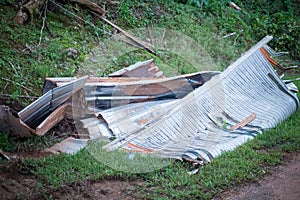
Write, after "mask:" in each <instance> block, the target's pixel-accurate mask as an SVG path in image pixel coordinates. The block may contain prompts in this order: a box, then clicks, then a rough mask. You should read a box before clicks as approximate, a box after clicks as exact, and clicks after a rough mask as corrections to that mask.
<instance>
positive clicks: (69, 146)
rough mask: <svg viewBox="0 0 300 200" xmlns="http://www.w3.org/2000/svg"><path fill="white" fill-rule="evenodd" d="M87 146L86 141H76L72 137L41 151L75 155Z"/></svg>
mask: <svg viewBox="0 0 300 200" xmlns="http://www.w3.org/2000/svg"><path fill="white" fill-rule="evenodd" d="M87 144H88V140H87V139H77V138H73V137H68V138H67V139H65V140H63V141H61V142H60V143H57V144H55V145H53V146H52V147H49V148H47V149H44V150H43V151H44V152H49V153H53V154H58V153H66V154H75V153H77V152H78V151H80V150H81V149H82V148H84V147H85V146H86V145H87Z"/></svg>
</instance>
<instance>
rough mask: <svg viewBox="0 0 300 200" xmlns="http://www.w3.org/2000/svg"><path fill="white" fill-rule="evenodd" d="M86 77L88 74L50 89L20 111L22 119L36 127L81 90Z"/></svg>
mask: <svg viewBox="0 0 300 200" xmlns="http://www.w3.org/2000/svg"><path fill="white" fill-rule="evenodd" d="M86 79H87V76H86V77H83V78H80V79H77V80H74V81H71V82H69V83H67V84H65V85H62V86H60V87H56V88H53V89H51V90H49V91H48V92H46V93H45V94H44V95H43V96H41V97H40V98H39V99H37V100H36V101H34V102H33V103H31V104H30V105H29V106H27V107H26V108H24V109H23V110H21V111H20V112H19V113H18V115H19V118H20V120H21V121H22V122H23V123H24V124H25V125H27V126H28V127H30V128H31V129H36V128H37V127H38V126H39V125H40V124H41V123H42V122H43V121H44V120H45V119H46V118H47V117H48V116H49V115H50V114H51V113H52V112H53V111H55V110H56V109H57V108H58V107H60V106H61V105H63V104H64V103H65V102H66V101H67V100H68V99H69V98H70V97H71V96H72V94H74V93H75V92H77V91H78V90H80V89H81V88H82V87H83V86H84V83H85V81H86Z"/></svg>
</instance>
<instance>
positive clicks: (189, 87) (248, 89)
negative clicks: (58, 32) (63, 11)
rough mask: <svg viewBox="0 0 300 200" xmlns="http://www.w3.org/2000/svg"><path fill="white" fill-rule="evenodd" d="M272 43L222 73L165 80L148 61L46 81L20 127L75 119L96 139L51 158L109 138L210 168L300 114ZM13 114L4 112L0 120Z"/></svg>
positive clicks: (120, 146) (65, 144)
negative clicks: (95, 74)
mask: <svg viewBox="0 0 300 200" xmlns="http://www.w3.org/2000/svg"><path fill="white" fill-rule="evenodd" d="M271 39H272V37H271V36H267V37H265V38H264V39H262V40H261V41H260V42H259V43H257V44H256V45H255V46H254V47H252V48H251V49H250V50H248V51H247V52H246V53H245V54H244V55H243V56H242V57H241V58H239V59H238V60H237V61H236V62H234V63H233V64H231V65H230V66H229V67H228V68H227V69H226V70H225V71H224V72H222V73H221V72H217V71H216V72H197V73H193V74H187V75H181V76H176V77H165V75H164V74H163V72H161V71H160V70H159V68H158V67H157V66H156V65H155V63H154V62H153V60H148V61H144V62H138V63H136V64H134V65H131V66H129V67H127V68H124V69H122V70H119V71H117V72H114V73H112V74H110V75H109V77H101V78H99V77H83V78H76V77H63V78H46V80H45V84H44V89H43V93H44V95H43V96H42V97H40V98H39V99H38V100H36V101H35V102H33V103H32V104H30V105H29V106H28V107H26V108H25V109H23V110H22V111H20V112H19V113H18V117H19V119H18V120H17V121H19V123H20V124H21V125H22V126H23V128H24V127H25V128H26V129H25V130H26V131H27V132H28V131H29V132H30V133H31V134H37V135H43V134H44V133H46V132H47V131H49V130H50V129H51V128H52V127H53V126H54V125H55V124H57V123H58V122H59V121H60V120H62V119H63V118H65V117H68V118H73V119H74V120H78V121H79V122H80V124H81V127H82V129H85V130H86V132H87V133H88V137H87V138H73V137H71V138H67V139H66V140H64V141H62V142H61V143H58V144H56V145H54V146H53V147H50V148H48V149H46V150H45V151H47V152H54V153H58V152H65V153H70V154H74V153H76V152H77V151H79V150H80V149H81V148H83V147H85V146H86V145H87V143H88V141H89V140H105V141H106V142H108V143H107V144H106V145H105V146H103V148H104V149H106V150H108V151H113V150H125V151H129V152H140V153H150V154H151V153H155V154H157V155H160V156H162V157H167V158H176V159H180V160H187V161H190V162H193V163H203V162H210V161H211V160H212V159H213V158H215V157H217V156H219V155H220V154H221V153H222V152H223V151H228V150H232V149H234V148H235V147H237V146H238V145H241V144H243V143H245V142H246V141H248V140H249V139H252V138H253V137H255V136H256V135H258V134H260V133H261V131H262V130H265V129H269V128H272V127H275V126H276V124H278V123H279V122H281V121H284V120H285V119H287V118H288V117H289V116H290V115H291V114H292V113H294V112H295V111H296V110H297V109H298V105H299V100H298V98H297V96H296V95H295V91H297V88H295V86H294V85H292V82H291V81H286V83H285V82H284V81H282V80H281V78H280V77H279V76H278V74H277V73H276V71H275V70H274V68H273V67H278V66H280V65H279V64H278V62H276V61H275V60H274V59H273V58H272V56H275V55H277V53H276V52H275V51H274V50H272V49H271V48H270V47H269V46H267V43H268V42H269V41H270V40H271ZM279 69H280V70H282V71H284V70H285V69H283V68H282V66H280V68H279ZM286 84H288V85H286ZM6 109H7V108H5V107H1V109H0V110H1V112H0V114H1V115H0V120H3V118H4V117H6V116H7V114H3V113H5V112H6ZM3 116H4V117H3ZM19 133H20V132H19ZM20 134H21V133H20ZM193 173H194V172H191V174H193ZM195 173H196V171H195Z"/></svg>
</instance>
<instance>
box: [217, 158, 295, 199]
mask: <svg viewBox="0 0 300 200" xmlns="http://www.w3.org/2000/svg"><path fill="white" fill-rule="evenodd" d="M220 199H226V200H229V199H230V200H275V199H276V200H277V199H278V200H279V199H280V200H299V199H300V153H297V154H296V153H294V154H288V155H286V156H285V157H284V163H283V164H282V165H280V166H278V167H276V169H274V170H272V172H271V173H270V174H269V175H266V176H265V177H263V178H262V179H260V180H259V181H257V182H253V183H249V184H245V185H242V186H237V187H235V188H233V189H231V190H229V191H226V192H224V193H223V194H221V195H220V197H218V198H215V200H220Z"/></svg>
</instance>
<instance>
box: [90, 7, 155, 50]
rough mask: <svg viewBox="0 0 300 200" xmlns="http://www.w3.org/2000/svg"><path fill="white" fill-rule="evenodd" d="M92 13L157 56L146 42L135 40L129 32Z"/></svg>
mask: <svg viewBox="0 0 300 200" xmlns="http://www.w3.org/2000/svg"><path fill="white" fill-rule="evenodd" d="M91 13H92V14H94V15H95V16H96V17H99V18H100V19H101V20H102V21H104V22H105V23H107V24H109V25H111V26H112V27H114V28H115V29H117V30H118V31H120V32H121V33H123V34H124V35H125V36H126V37H127V38H129V39H130V40H132V41H134V42H135V43H137V44H138V45H140V46H142V47H143V48H144V49H146V50H147V51H149V52H150V53H152V54H154V55H156V53H155V51H154V50H153V49H152V48H151V47H150V45H148V44H146V43H145V42H142V41H140V40H138V39H137V38H135V37H134V36H132V35H130V34H129V33H128V32H126V31H125V30H123V29H122V28H120V27H119V26H117V25H115V24H114V23H112V22H111V21H109V20H108V19H106V18H105V17H103V16H100V15H98V14H97V13H95V12H93V11H91Z"/></svg>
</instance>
